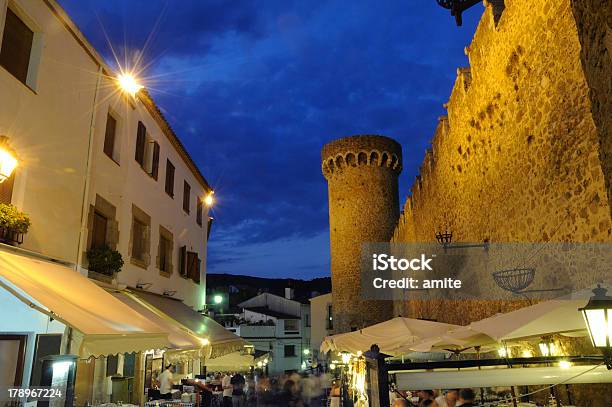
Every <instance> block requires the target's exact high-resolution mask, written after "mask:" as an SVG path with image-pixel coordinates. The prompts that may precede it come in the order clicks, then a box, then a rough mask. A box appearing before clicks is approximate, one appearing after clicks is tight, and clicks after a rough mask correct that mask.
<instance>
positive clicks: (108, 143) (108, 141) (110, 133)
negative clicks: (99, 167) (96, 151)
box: [104, 113, 118, 162]
mask: <svg viewBox="0 0 612 407" xmlns="http://www.w3.org/2000/svg"><path fill="white" fill-rule="evenodd" d="M116 133H117V120H116V119H115V118H114V117H113V116H112V115H111V114H110V113H108V114H107V116H106V131H105V133H104V154H106V155H107V156H108V157H109V158H110V159H111V160H113V161H115V162H117V161H118V160H117V159H116V158H115V136H116Z"/></svg>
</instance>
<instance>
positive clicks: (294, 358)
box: [227, 289, 311, 375]
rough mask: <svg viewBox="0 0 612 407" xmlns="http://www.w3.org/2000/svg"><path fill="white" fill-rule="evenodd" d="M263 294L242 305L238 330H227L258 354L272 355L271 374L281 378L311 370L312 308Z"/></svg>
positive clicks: (232, 328)
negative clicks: (252, 347) (251, 346)
mask: <svg viewBox="0 0 612 407" xmlns="http://www.w3.org/2000/svg"><path fill="white" fill-rule="evenodd" d="M291 292H292V291H291V290H290V289H287V293H286V296H285V297H281V296H278V295H274V294H270V293H263V294H260V295H257V296H255V297H253V298H251V299H249V300H247V301H244V302H242V303H240V304H238V307H239V308H241V309H242V314H241V315H240V316H239V318H240V322H239V324H238V326H234V327H230V326H228V327H227V328H228V329H230V330H232V331H233V332H235V333H236V334H237V335H240V336H241V337H242V338H243V339H245V340H247V341H249V342H250V343H251V344H253V346H254V347H255V350H258V351H262V352H269V365H268V373H269V374H271V375H278V374H283V373H289V372H298V371H302V370H305V369H307V368H309V367H310V361H311V346H310V306H309V304H302V303H300V302H299V301H296V300H293V299H292V295H291Z"/></svg>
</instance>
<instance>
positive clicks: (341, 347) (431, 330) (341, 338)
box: [321, 317, 459, 356]
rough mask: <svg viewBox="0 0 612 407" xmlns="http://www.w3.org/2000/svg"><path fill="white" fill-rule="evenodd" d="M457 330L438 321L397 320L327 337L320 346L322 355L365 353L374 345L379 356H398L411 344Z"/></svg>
mask: <svg viewBox="0 0 612 407" xmlns="http://www.w3.org/2000/svg"><path fill="white" fill-rule="evenodd" d="M458 327H459V326H458V325H452V324H444V323H441V322H433V321H426V320H421V319H413V318H402V317H397V318H393V319H390V320H388V321H384V322H381V323H379V324H375V325H371V326H368V327H366V328H363V329H360V330H358V331H355V332H347V333H343V334H338V335H332V336H328V337H326V338H325V339H324V340H323V343H322V344H321V352H323V353H326V352H328V351H333V352H351V353H357V352H358V351H361V352H365V351H368V350H370V346H372V345H373V344H376V345H378V347H379V348H380V351H381V352H382V353H386V354H388V355H391V356H399V355H401V354H403V353H406V352H404V351H403V349H404V348H405V347H407V346H408V345H410V344H413V343H416V342H418V341H420V340H421V339H423V338H430V337H432V336H437V335H441V334H443V333H445V332H447V331H449V330H450V329H453V328H458ZM408 352H410V351H408Z"/></svg>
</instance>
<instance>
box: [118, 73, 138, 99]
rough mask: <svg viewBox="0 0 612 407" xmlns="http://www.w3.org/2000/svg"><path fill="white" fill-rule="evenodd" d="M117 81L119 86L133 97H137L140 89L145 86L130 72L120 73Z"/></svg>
mask: <svg viewBox="0 0 612 407" xmlns="http://www.w3.org/2000/svg"><path fill="white" fill-rule="evenodd" d="M117 82H118V83H119V87H120V88H121V89H122V90H123V91H124V92H125V93H128V94H129V95H131V96H132V97H135V96H136V94H137V93H138V91H139V90H140V89H142V88H143V87H144V86H142V85H141V84H140V83H138V80H137V79H136V77H135V76H134V75H133V74H131V73H129V72H122V73H120V74H119V75H118V76H117Z"/></svg>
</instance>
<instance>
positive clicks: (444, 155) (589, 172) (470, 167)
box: [391, 0, 612, 406]
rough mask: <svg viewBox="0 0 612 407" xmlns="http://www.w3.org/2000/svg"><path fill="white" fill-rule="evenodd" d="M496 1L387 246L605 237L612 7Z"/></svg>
mask: <svg viewBox="0 0 612 407" xmlns="http://www.w3.org/2000/svg"><path fill="white" fill-rule="evenodd" d="M485 3H486V2H485ZM497 3H499V2H497ZM495 7H496V9H495V10H494V7H493V6H491V5H490V4H489V5H487V7H486V9H485V12H484V14H483V16H482V18H481V21H480V24H479V26H478V28H477V30H476V33H475V35H474V38H473V41H472V43H471V45H470V46H469V47H467V48H466V54H467V56H468V59H469V64H470V67H469V68H460V69H458V70H457V79H456V82H455V85H454V87H453V89H452V92H451V95H450V98H449V101H448V103H447V104H446V105H445V107H446V108H447V111H448V115H447V116H444V117H441V118H440V119H439V123H438V126H437V129H436V132H435V135H434V137H433V140H432V147H431V149H429V150H428V151H426V153H425V159H424V161H423V163H422V166H421V169H420V175H419V176H418V177H417V179H416V180H415V182H414V184H413V186H412V191H411V196H409V197H408V198H407V200H406V202H405V205H404V208H403V212H402V215H401V216H400V218H399V220H398V224H397V226H396V228H395V230H394V232H393V237H392V239H391V241H393V242H430V241H435V240H436V239H435V233H436V232H438V231H445V230H449V231H452V232H453V242H476V243H477V242H483V241H491V242H610V241H611V240H612V220H611V210H612V206H611V202H610V197H612V134H611V129H612V122H611V121H612V61H611V50H612V29H611V26H612V7H611V5H610V2H609V1H607V0H554V1H553V0H547V1H535V2H534V1H531V0H506V1H505V4H504V6H502V9H501V11H500V9H499V4H496V6H495ZM494 11H495V12H494ZM487 277H490V276H487ZM607 277H608V281H610V275H608V276H607ZM590 283H591V281H588V280H587V282H586V283H585V286H586V285H587V284H588V285H590ZM576 288H582V287H576ZM500 290H501V289H500ZM501 293H502V292H501V291H500V294H501ZM525 305H528V302H527V301H504V300H500V301H495V302H492V301H462V302H455V301H396V302H394V314H395V315H403V316H408V317H415V318H428V319H434V320H438V321H442V322H449V323H455V324H462V325H464V324H467V323H469V322H471V321H474V320H478V319H481V318H484V317H487V316H491V315H493V314H495V313H498V312H505V311H509V310H512V309H515V308H518V307H522V306H525ZM586 353H595V351H594V350H593V349H592V348H591V349H590V351H589V350H587V351H586ZM572 388H573V389H572V390H573V393H574V403H575V404H576V405H589V406H609V405H612V391H611V390H610V389H611V387H610V386H604V385H601V386H599V387H597V388H596V387H595V386H593V387H591V386H586V387H585V386H575V388H574V386H572Z"/></svg>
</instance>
